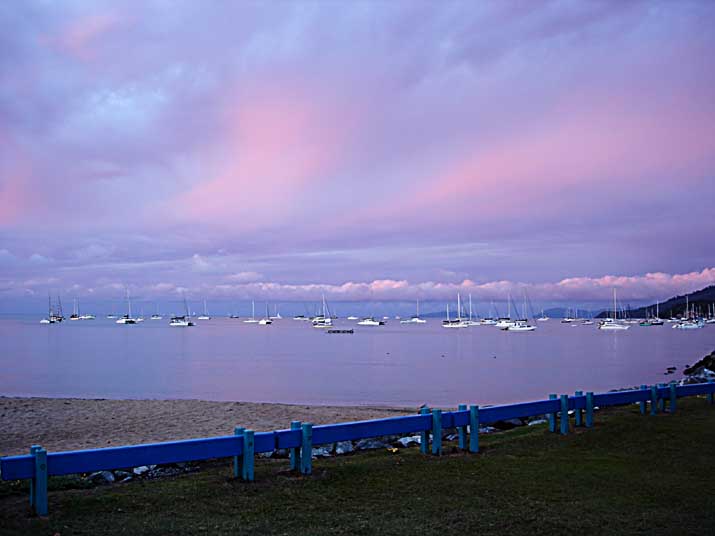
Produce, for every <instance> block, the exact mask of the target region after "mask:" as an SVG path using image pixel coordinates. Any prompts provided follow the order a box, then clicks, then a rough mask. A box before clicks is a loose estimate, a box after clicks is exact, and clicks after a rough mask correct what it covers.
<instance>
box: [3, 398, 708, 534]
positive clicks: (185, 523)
mask: <svg viewBox="0 0 715 536" xmlns="http://www.w3.org/2000/svg"><path fill="white" fill-rule="evenodd" d="M480 439H481V447H482V452H481V453H480V454H478V455H470V454H463V453H459V452H455V450H456V449H454V447H453V445H452V444H447V448H446V449H445V450H446V452H447V454H445V455H444V456H442V457H431V456H422V455H420V453H419V450H418V449H417V448H410V449H403V450H400V451H399V452H398V453H396V454H393V453H390V452H387V451H379V452H376V451H373V452H360V453H357V454H355V455H351V456H342V457H337V458H329V459H321V460H316V461H314V465H313V470H314V474H313V475H312V476H310V477H300V476H295V475H293V474H291V473H289V472H288V471H287V466H288V462H287V461H286V460H257V463H256V482H254V483H250V484H249V483H244V482H242V481H240V480H233V479H232V478H231V464H230V461H229V460H220V461H217V462H213V463H207V464H205V465H204V466H203V467H202V470H201V471H199V472H197V473H193V474H185V475H181V476H178V477H174V478H164V479H158V480H152V481H136V482H128V483H125V484H113V485H108V486H101V487H94V488H90V489H66V488H67V487H68V484H67V480H66V479H51V480H50V496H49V497H50V499H49V508H50V517H49V519H38V518H35V517H32V516H30V514H29V506H28V499H27V491H26V489H27V488H26V483H22V484H19V483H9V482H3V483H1V484H0V533H1V534H23V535H24V534H43V535H47V534H49V535H51V534H57V533H59V534H60V535H62V536H65V535H70V534H91V535H99V534H132V535H142V534H172V535H174V534H176V535H178V534H244V533H245V534H311V535H313V534H314V535H321V534H399V535H402V536H408V535H409V536H411V535H415V534H438V533H439V534H464V535H469V534H480V535H484V534H499V535H503V534H527V533H528V534H530V535H536V534H549V535H553V534H563V533H566V532H569V533H571V534H651V535H652V534H699V535H703V534H715V449H714V448H713V447H715V407H712V406H709V405H707V403H706V401H705V400H704V399H703V398H691V399H683V400H679V401H678V414H677V415H672V416H671V415H659V416H657V417H650V416H647V417H644V416H641V415H640V414H639V413H638V408H637V407H636V406H628V407H624V408H619V409H612V410H609V411H601V412H597V413H596V426H595V428H593V429H591V430H588V431H586V430H580V429H579V430H578V431H577V432H576V433H571V434H570V435H568V436H566V437H562V436H559V435H556V434H549V433H548V432H547V431H546V428H545V426H543V425H542V426H533V427H522V428H517V429H515V430H512V431H510V432H504V433H500V434H494V435H488V436H481V438H480ZM70 487H71V486H70ZM63 488H64V489H63Z"/></svg>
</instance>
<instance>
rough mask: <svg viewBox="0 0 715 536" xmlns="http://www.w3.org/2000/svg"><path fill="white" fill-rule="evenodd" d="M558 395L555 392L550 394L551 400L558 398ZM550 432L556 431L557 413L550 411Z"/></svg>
mask: <svg viewBox="0 0 715 536" xmlns="http://www.w3.org/2000/svg"><path fill="white" fill-rule="evenodd" d="M557 398H558V396H556V395H555V394H551V395H549V400H556V399H557ZM549 432H552V433H555V432H556V413H549Z"/></svg>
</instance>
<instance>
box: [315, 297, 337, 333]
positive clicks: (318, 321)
mask: <svg viewBox="0 0 715 536" xmlns="http://www.w3.org/2000/svg"><path fill="white" fill-rule="evenodd" d="M322 298H323V310H322V313H321V314H319V315H316V316H314V317H313V318H312V319H311V323H312V324H313V327H314V328H318V329H322V328H330V327H332V326H333V319H332V318H331V316H330V311H329V310H328V303H327V302H326V301H325V294H323V296H322Z"/></svg>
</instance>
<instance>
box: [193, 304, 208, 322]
mask: <svg viewBox="0 0 715 536" xmlns="http://www.w3.org/2000/svg"><path fill="white" fill-rule="evenodd" d="M196 319H197V320H211V317H210V316H209V310H208V307H207V306H206V300H204V314H202V315H201V316H198V317H196Z"/></svg>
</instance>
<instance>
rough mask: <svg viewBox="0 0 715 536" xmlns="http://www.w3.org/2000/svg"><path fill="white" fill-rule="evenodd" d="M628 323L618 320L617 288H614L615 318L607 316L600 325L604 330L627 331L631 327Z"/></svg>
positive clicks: (599, 327)
mask: <svg viewBox="0 0 715 536" xmlns="http://www.w3.org/2000/svg"><path fill="white" fill-rule="evenodd" d="M630 327H631V326H629V325H628V324H622V323H620V322H618V309H616V289H615V287H614V288H613V318H610V317H609V318H606V319H604V320H603V322H601V323H600V324H599V326H598V329H602V330H604V331H625V330H627V329H628V328H630Z"/></svg>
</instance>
